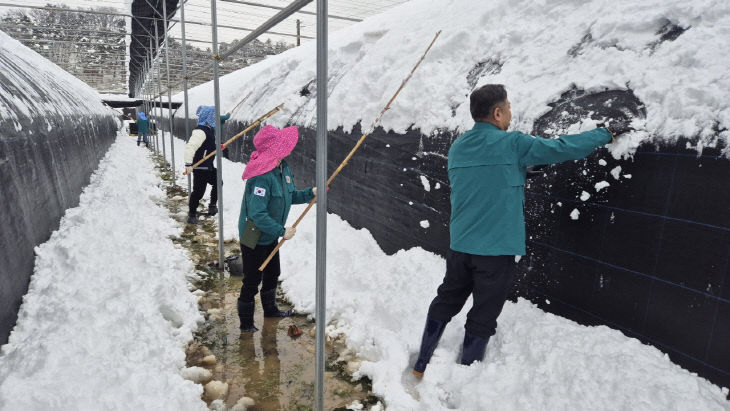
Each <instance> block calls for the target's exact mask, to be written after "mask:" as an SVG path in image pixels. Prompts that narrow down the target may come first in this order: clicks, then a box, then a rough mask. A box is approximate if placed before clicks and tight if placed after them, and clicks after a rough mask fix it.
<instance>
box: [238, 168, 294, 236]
mask: <svg viewBox="0 0 730 411" xmlns="http://www.w3.org/2000/svg"><path fill="white" fill-rule="evenodd" d="M249 185H250V187H249ZM246 191H247V194H248V196H247V201H246V206H247V207H248V216H249V217H250V218H251V219H252V220H253V223H254V224H256V227H258V228H259V230H261V231H263V232H265V233H268V234H272V235H275V236H278V237H281V236H283V235H284V231H285V230H284V226H282V225H281V224H279V223H278V222H276V221H275V220H274V219H273V218H271V216H270V215H269V202H270V201H271V183H270V181H269V179H267V178H259V177H254V178H252V179H250V180H248V183H247V184H246Z"/></svg>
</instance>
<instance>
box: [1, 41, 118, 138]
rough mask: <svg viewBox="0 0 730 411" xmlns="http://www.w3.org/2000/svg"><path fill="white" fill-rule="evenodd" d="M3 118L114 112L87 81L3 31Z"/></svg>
mask: <svg viewBox="0 0 730 411" xmlns="http://www.w3.org/2000/svg"><path fill="white" fill-rule="evenodd" d="M0 73H1V74H0V79H1V81H0V96H2V97H0V119H2V120H7V119H10V120H13V121H15V122H16V129H18V131H20V129H19V127H20V122H19V119H21V118H32V119H38V120H41V121H45V120H44V115H46V114H50V115H52V116H53V117H56V116H69V117H79V116H87V115H89V114H102V115H110V114H112V115H113V114H114V112H113V111H112V110H111V109H110V108H109V107H106V106H104V105H103V104H102V102H101V97H100V96H99V93H97V92H96V91H95V90H94V89H92V88H91V87H89V86H88V85H87V84H86V83H84V82H83V81H81V80H79V79H77V78H76V77H74V76H72V75H71V74H69V73H68V72H66V71H64V70H63V69H62V68H60V67H58V66H57V65H55V64H53V63H52V62H50V61H49V60H47V59H45V58H44V57H42V56H40V55H39V54H38V53H36V52H35V51H33V50H31V49H29V48H28V47H26V46H24V45H23V44H21V43H20V42H19V41H17V40H14V39H13V38H12V37H10V36H8V35H7V34H5V33H4V32H2V31H0Z"/></svg>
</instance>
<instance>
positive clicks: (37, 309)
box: [0, 133, 207, 410]
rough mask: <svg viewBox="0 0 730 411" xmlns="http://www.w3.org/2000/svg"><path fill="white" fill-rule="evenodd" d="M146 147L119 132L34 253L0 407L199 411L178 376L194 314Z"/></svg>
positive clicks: (0, 380)
mask: <svg viewBox="0 0 730 411" xmlns="http://www.w3.org/2000/svg"><path fill="white" fill-rule="evenodd" d="M159 184H160V178H159V176H158V175H157V173H156V171H155V164H154V162H153V160H152V158H151V152H150V151H148V150H147V149H145V148H142V147H137V146H136V145H135V140H134V139H131V138H129V137H128V136H125V135H124V134H123V133H120V134H119V135H118V137H117V141H116V142H115V143H114V144H113V145H112V147H111V148H110V150H109V152H108V153H107V155H106V156H105V158H104V159H103V160H102V161H101V163H100V165H99V168H98V170H97V171H96V172H95V173H94V175H93V176H92V179H91V183H90V184H89V185H88V186H87V187H86V188H85V189H84V192H83V194H82V195H81V198H80V203H79V206H78V207H75V208H72V209H69V210H67V211H66V214H65V215H64V217H63V218H62V220H61V223H60V227H59V229H58V230H57V231H55V232H54V233H53V234H52V235H51V238H50V239H49V240H48V241H47V242H46V243H44V244H42V245H40V246H38V247H37V248H36V263H35V270H34V274H33V277H32V279H31V283H30V287H29V290H28V293H27V295H26V296H25V297H24V298H23V304H22V306H21V309H20V312H19V317H18V324H17V325H16V327H15V329H14V330H13V332H12V334H11V335H10V339H9V342H8V344H6V345H4V346H3V347H2V353H1V354H0V410H102V409H103V410H204V409H207V407H206V406H205V403H204V402H203V401H202V400H201V399H200V395H201V393H202V387H201V386H200V385H196V384H193V383H192V382H190V381H186V380H184V379H183V378H182V377H181V376H180V369H181V368H183V367H184V366H185V350H184V349H185V346H186V345H187V343H188V342H189V341H191V340H192V338H193V335H192V333H193V331H194V330H195V329H196V328H197V325H198V322H199V321H202V317H201V316H200V313H199V312H198V307H197V301H196V297H195V296H194V295H192V294H191V293H190V292H189V290H188V281H187V280H186V277H187V276H188V275H190V274H193V272H194V271H193V270H194V266H193V264H192V262H191V261H190V260H189V258H188V255H187V253H186V251H184V250H183V249H182V248H180V247H178V246H176V245H174V244H173V242H172V241H171V240H170V239H169V237H170V236H175V235H178V234H179V233H180V232H181V230H182V227H180V226H179V225H178V224H177V223H176V222H175V221H174V220H173V219H171V218H170V216H169V214H168V211H167V209H166V208H164V207H163V206H161V205H159V204H158V203H159V202H160V201H162V200H163V199H164V198H165V193H164V192H163V190H162V189H161V188H160V187H159Z"/></svg>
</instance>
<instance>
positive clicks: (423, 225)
mask: <svg viewBox="0 0 730 411" xmlns="http://www.w3.org/2000/svg"><path fill="white" fill-rule="evenodd" d="M421 227H423V228H428V227H431V223H429V222H428V220H423V221H421Z"/></svg>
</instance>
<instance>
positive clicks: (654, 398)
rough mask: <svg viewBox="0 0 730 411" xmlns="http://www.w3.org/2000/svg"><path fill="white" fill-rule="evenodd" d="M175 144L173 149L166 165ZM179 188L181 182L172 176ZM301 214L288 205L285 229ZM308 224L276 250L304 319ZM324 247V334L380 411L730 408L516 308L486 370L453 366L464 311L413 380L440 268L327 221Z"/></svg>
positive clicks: (609, 346)
mask: <svg viewBox="0 0 730 411" xmlns="http://www.w3.org/2000/svg"><path fill="white" fill-rule="evenodd" d="M183 144H184V143H183V142H182V141H180V140H178V141H177V142H176V143H175V147H176V150H180V151H179V153H176V157H177V156H181V155H182V152H183V150H184V147H183ZM295 150H296V149H295ZM243 169H244V165H243V164H240V163H234V162H230V161H228V160H225V159H224V160H223V170H224V172H223V176H224V187H225V193H224V197H223V199H224V214H223V216H224V220H225V222H224V224H225V227H224V234H225V237H226V238H227V239H230V238H238V229H237V222H238V214H239V211H240V207H241V196H242V194H243V188H244V183H243V181H242V180H241V175H242V174H243ZM178 171H180V170H178ZM294 171H295V172H296V170H294ZM178 183H179V184H186V183H185V177H182V176H181V175H180V173H179V172H178ZM300 188H303V187H300ZM206 198H209V197H207V195H206ZM305 207H306V205H299V206H293V207H292V211H291V214H290V216H289V224H292V223H293V222H294V221H295V220H296V218H297V217H299V215H300V214H301V213H302V212H303V210H304V208H305ZM315 215H316V212H315V210H314V209H312V210H311V211H310V213H309V214H308V215H307V216H306V217H305V218H304V219H303V220H302V223H300V225H299V227H298V229H297V235H296V236H295V237H294V239H293V240H292V241H289V242H287V243H286V246H285V247H283V248H282V253H281V258H282V260H281V261H282V276H281V279H282V288H283V290H284V291H285V293H286V294H287V296H288V298H289V299H290V300H291V301H292V302H293V303H294V305H295V308H296V309H297V310H298V311H299V312H302V313H307V314H312V313H314V311H315V259H314V258H315V257H314V255H315V240H316V238H315V231H316V230H315V222H316V219H315ZM327 247H328V250H327V321H328V322H329V323H330V325H329V326H328V332H329V333H330V334H332V335H337V334H338V333H344V334H346V335H347V344H348V346H349V347H350V348H352V349H353V350H354V351H356V352H357V353H358V355H359V356H361V357H362V358H363V359H364V360H365V362H363V364H362V367H361V369H360V373H361V374H362V375H367V376H368V377H370V378H371V379H372V380H373V390H374V392H375V393H376V394H377V395H379V396H382V397H383V398H384V400H385V403H386V405H387V407H388V409H393V410H442V409H461V410H484V409H495V410H528V409H529V410H576V411H577V410H617V409H619V410H657V411H660V410H661V411H666V410H688V411H689V410H718V411H720V410H730V402H728V401H726V400H725V395H726V393H727V389H721V388H720V387H717V386H715V385H713V384H711V383H710V382H708V381H707V380H705V379H702V378H699V377H697V376H696V375H695V374H693V373H690V372H689V371H687V370H684V369H683V368H681V367H679V366H678V365H676V364H674V363H672V362H671V361H670V360H669V358H668V357H667V356H666V355H665V354H663V353H662V352H661V351H659V350H658V349H657V348H655V347H652V346H649V345H644V344H641V342H639V341H638V340H636V339H633V338H628V337H626V336H624V335H623V334H622V333H621V332H619V331H616V330H613V329H611V328H608V327H605V326H599V327H585V326H582V325H579V324H577V323H575V322H573V321H570V320H567V319H564V318H561V317H558V316H555V315H552V314H549V313H546V312H544V311H542V310H540V309H539V308H537V307H536V306H534V305H533V304H531V303H530V302H528V301H526V300H519V301H518V302H517V303H511V302H508V303H507V304H506V306H505V309H504V312H503V314H502V315H501V317H500V319H499V327H498V330H497V334H496V335H495V336H494V337H493V338H492V340H491V341H490V343H489V347H488V350H487V356H486V361H485V362H484V363H483V364H478V365H474V366H471V367H464V366H461V365H457V364H456V360H457V357H458V355H459V349H460V346H461V341H462V338H463V330H464V328H463V327H464V323H465V321H466V312H467V311H468V307H469V306H470V305H471V301H469V302H467V305H466V308H465V309H464V310H463V311H462V313H461V314H459V315H458V316H457V317H455V318H454V320H453V321H452V322H451V324H449V326H448V327H447V328H446V331H445V333H444V336H443V338H442V340H441V344H440V345H439V348H438V349H437V350H436V352H435V354H434V358H433V360H432V362H431V365H429V368H428V369H427V371H426V376H425V378H424V379H423V380H422V381H421V382H419V383H416V381H414V379H413V378H412V377H411V374H410V371H411V366H412V365H413V362H414V361H415V355H416V354H417V350H418V348H419V347H418V345H419V344H420V338H421V332H422V330H423V324H424V322H425V316H426V312H427V310H428V305H429V303H430V302H431V299H432V298H433V297H434V296H435V293H436V288H437V287H438V285H439V284H440V282H441V280H442V279H443V275H444V272H445V266H446V265H445V261H444V260H443V259H442V258H441V257H439V256H437V255H435V254H433V253H430V252H427V251H424V250H423V249H420V248H414V249H410V250H401V251H399V252H398V253H396V254H395V255H392V256H388V255H386V254H385V253H383V252H382V251H381V250H380V248H379V247H378V245H377V243H376V242H375V240H374V239H373V238H372V236H371V235H370V233H368V231H367V230H365V229H362V230H356V229H354V228H352V227H351V226H350V225H349V224H348V223H347V222H345V221H343V220H342V219H341V218H339V217H338V216H336V215H332V214H331V215H330V216H329V218H328V242H327ZM723 390H724V392H723Z"/></svg>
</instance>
